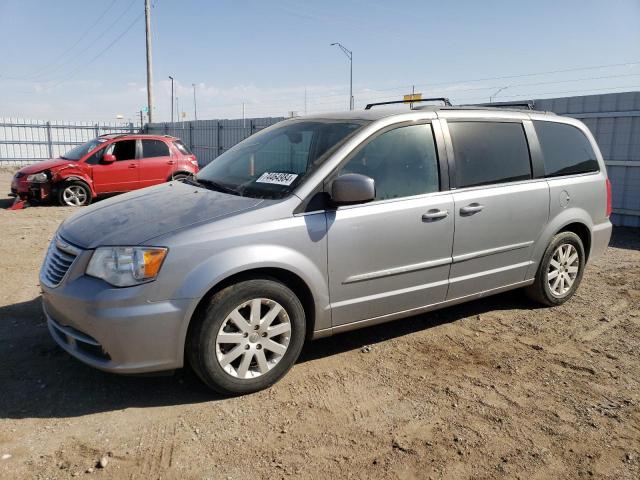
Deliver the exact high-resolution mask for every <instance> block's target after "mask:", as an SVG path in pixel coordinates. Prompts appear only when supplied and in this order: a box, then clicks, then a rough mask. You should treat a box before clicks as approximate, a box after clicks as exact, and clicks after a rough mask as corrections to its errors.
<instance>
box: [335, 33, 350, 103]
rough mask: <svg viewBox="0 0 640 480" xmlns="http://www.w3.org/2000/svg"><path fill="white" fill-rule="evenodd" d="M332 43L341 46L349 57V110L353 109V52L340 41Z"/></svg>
mask: <svg viewBox="0 0 640 480" xmlns="http://www.w3.org/2000/svg"><path fill="white" fill-rule="evenodd" d="M331 45H332V46H333V45H337V46H338V47H340V50H342V51H343V52H344V54H345V55H346V56H347V58H348V59H349V110H353V103H354V102H353V52H352V51H351V50H349V49H348V48H347V47H345V46H344V45H342V44H341V43H340V42H335V43H332V44H331Z"/></svg>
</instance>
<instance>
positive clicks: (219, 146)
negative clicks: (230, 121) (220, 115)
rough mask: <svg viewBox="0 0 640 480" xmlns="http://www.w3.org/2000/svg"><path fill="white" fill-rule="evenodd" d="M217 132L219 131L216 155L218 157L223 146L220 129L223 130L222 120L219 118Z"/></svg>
mask: <svg viewBox="0 0 640 480" xmlns="http://www.w3.org/2000/svg"><path fill="white" fill-rule="evenodd" d="M216 126H217V128H216V133H217V138H216V146H217V147H218V153H217V154H216V157H218V156H219V155H220V151H221V150H222V146H221V145H220V130H222V125H220V120H218V121H217V122H216Z"/></svg>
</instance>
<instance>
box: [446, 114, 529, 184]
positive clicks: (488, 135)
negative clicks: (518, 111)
mask: <svg viewBox="0 0 640 480" xmlns="http://www.w3.org/2000/svg"><path fill="white" fill-rule="evenodd" d="M449 132H450V134H451V141H452V143H453V152H454V156H455V162H456V168H455V171H456V174H455V176H456V185H457V186H458V187H473V186H477V185H486V184H492V183H504V182H514V181H517V180H527V179H529V178H531V160H530V157H529V147H528V145H527V139H526V137H525V134H524V129H523V127H522V124H520V123H516V122H453V121H452V122H449Z"/></svg>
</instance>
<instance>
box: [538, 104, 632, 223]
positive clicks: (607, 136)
mask: <svg viewBox="0 0 640 480" xmlns="http://www.w3.org/2000/svg"><path fill="white" fill-rule="evenodd" d="M534 104H535V108H536V110H548V111H552V112H555V113H557V114H559V115H567V116H570V117H575V118H578V119H580V120H582V121H583V122H584V123H585V125H587V127H589V130H591V132H592V133H593V135H594V137H595V138H596V141H597V142H598V146H599V147H600V150H601V151H602V156H603V157H604V160H605V163H606V164H607V172H608V174H609V179H610V180H611V186H612V193H613V215H612V217H611V221H612V222H613V223H614V224H615V225H623V226H630V227H640V92H624V93H606V94H602V95H586V96H582V97H565V98H548V99H541V100H534Z"/></svg>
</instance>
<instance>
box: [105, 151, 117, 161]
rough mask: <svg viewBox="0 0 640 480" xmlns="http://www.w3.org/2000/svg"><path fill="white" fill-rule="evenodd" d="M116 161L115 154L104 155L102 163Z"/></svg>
mask: <svg viewBox="0 0 640 480" xmlns="http://www.w3.org/2000/svg"><path fill="white" fill-rule="evenodd" d="M116 160H117V159H116V156H115V155H114V154H113V153H105V154H104V155H102V163H113V162H115V161H116Z"/></svg>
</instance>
